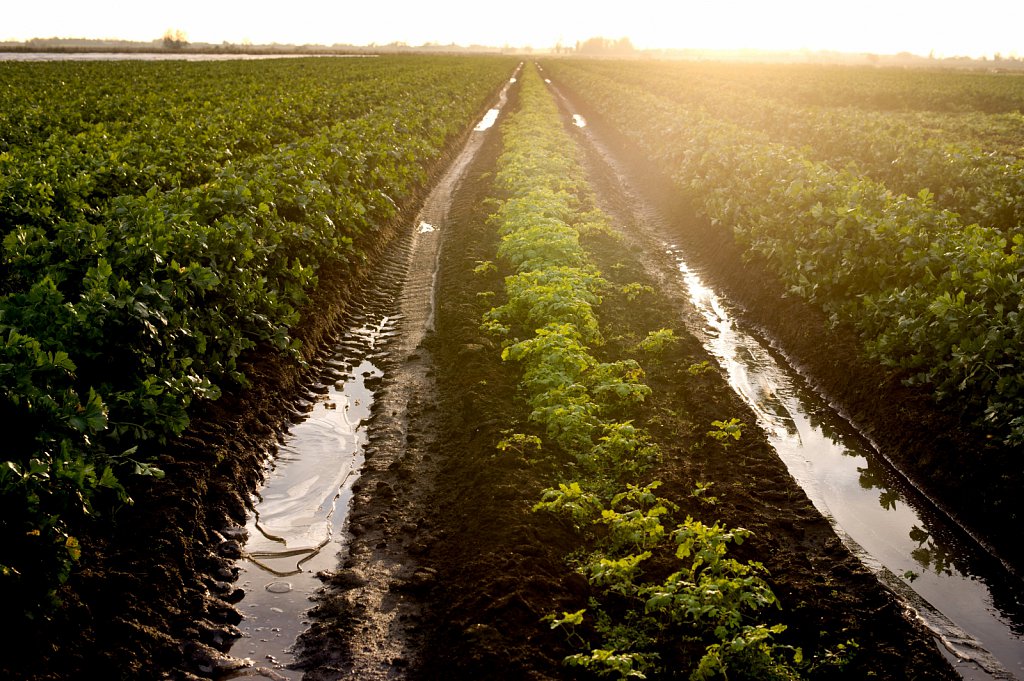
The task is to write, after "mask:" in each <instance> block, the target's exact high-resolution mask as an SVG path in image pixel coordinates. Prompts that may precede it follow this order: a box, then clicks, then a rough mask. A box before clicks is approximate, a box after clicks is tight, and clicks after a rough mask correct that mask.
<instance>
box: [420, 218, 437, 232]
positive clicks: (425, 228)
mask: <svg viewBox="0 0 1024 681" xmlns="http://www.w3.org/2000/svg"><path fill="white" fill-rule="evenodd" d="M435 230H437V227H434V225H432V224H430V223H429V222H425V221H423V220H420V227H419V233H420V234H430V233H431V232H433V231H435Z"/></svg>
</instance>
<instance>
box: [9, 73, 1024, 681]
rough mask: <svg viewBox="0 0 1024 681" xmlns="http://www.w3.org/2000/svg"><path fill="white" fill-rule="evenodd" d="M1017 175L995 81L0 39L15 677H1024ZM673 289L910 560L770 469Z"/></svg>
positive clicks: (1015, 103) (773, 446) (779, 458)
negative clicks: (698, 284) (753, 352)
mask: <svg viewBox="0 0 1024 681" xmlns="http://www.w3.org/2000/svg"><path fill="white" fill-rule="evenodd" d="M489 110H490V114H489V115H486V116H485V113H486V112H488V111H489ZM492 124H493V125H492ZM1022 197H1024V78H1021V77H1018V76H1010V75H1003V74H981V73H953V72H944V71H939V70H935V71H931V70H918V71H914V70H905V71H904V70H894V69H881V68H878V69H859V68H847V67H844V68H839V67H809V66H740V65H728V64H724V63H694V62H669V61H664V62H662V61H649V60H611V59H593V60H588V59H579V58H564V59H554V58H549V59H542V60H540V63H539V64H538V63H534V62H526V63H520V62H519V60H517V59H513V58H510V57H501V56H486V57H484V56H475V57H469V56H457V57H456V56H422V55H415V56H412V55H404V56H380V57H367V58H359V59H355V58H352V59H342V58H297V59H280V60H264V61H258V62H257V61H238V62H234V61H219V62H210V63H186V62H159V63H145V62H139V61H124V62H111V63H94V62H53V63H4V62H0V236H2V238H3V241H2V248H0V339H2V341H3V356H2V358H0V384H2V386H3V388H4V392H3V397H2V399H0V421H2V423H3V424H4V427H5V430H6V431H7V437H6V444H5V446H4V455H3V457H2V458H3V462H2V464H0V547H2V549H0V586H2V588H3V592H4V593H5V594H6V602H7V604H8V611H9V612H10V615H9V619H10V620H11V621H12V623H13V624H15V625H16V626H15V627H14V629H15V630H16V631H17V632H18V633H16V634H12V635H10V636H7V637H4V639H3V647H2V648H0V669H2V670H4V671H5V675H7V676H10V677H11V678H25V679H32V680H33V681H34V680H37V679H38V680H41V679H62V678H79V677H83V676H87V675H89V674H93V675H95V674H99V675H100V676H102V677H104V678H122V679H134V678H182V679H194V678H211V679H214V678H240V677H243V676H253V675H262V676H266V677H268V678H286V679H300V678H302V679H309V680H320V679H339V678H352V679H384V678H423V679H427V678H430V679H434V678H436V679H456V678H457V679H478V678H491V679H524V678H565V679H592V678H651V679H662V678H665V679H668V678H687V679H737V678H743V679H861V678H879V679H892V680H896V679H908V678H930V679H956V678H960V677H959V676H958V672H960V674H981V676H979V677H977V678H1024V640H1022V638H1021V634H1020V632H1021V630H1022V627H1024V613H1022V610H1024V606H1022V605H1021V603H1022V601H1021V596H1022V593H1024V583H1022V581H1021V580H1020V578H1019V574H1020V572H1019V571H1020V570H1021V569H1022V567H1024V553H1022V549H1021V546H1020V543H1019V538H1018V536H1017V534H1018V533H1017V531H1016V528H1017V527H1018V526H1019V523H1020V521H1021V520H1022V519H1024V515H1022V512H1024V507H1022V501H1021V498H1020V494H1019V489H1020V485H1021V484H1022V483H1024V466H1022V465H1021V463H1020V457H1019V452H1020V451H1021V449H1022V448H1024V364H1022V362H1024V359H1022V348H1024V319H1022V315H1024V299H1022V293H1024V259H1022V256H1024V201H1022ZM680 253H682V254H683V255H684V256H685V258H686V262H687V263H689V265H682V264H681V262H682V261H679V262H676V261H675V260H673V258H676V257H677V256H678V254H680ZM694 271H699V272H700V273H701V275H702V276H703V277H704V278H705V279H706V280H707V281H708V282H710V283H709V286H713V287H714V288H716V289H717V290H718V291H719V293H720V295H721V296H722V300H723V301H725V302H721V303H718V302H716V303H715V306H716V309H719V308H720V309H719V312H720V313H721V314H722V315H725V314H726V311H728V312H729V313H730V314H734V316H735V318H736V319H735V322H730V324H733V323H734V324H735V325H736V326H738V327H743V328H749V329H750V330H751V333H752V334H753V335H755V336H757V337H758V338H761V339H765V340H764V344H765V346H766V347H768V346H770V347H771V348H772V350H771V354H772V356H773V357H777V358H778V361H779V363H780V365H784V366H785V367H786V368H785V371H787V372H789V374H790V375H791V376H793V377H794V378H793V379H792V380H793V381H795V382H798V383H800V385H801V386H805V387H803V388H801V390H806V392H807V393H808V394H810V395H812V396H813V397H811V398H808V399H810V400H811V401H810V402H809V404H811V405H812V406H808V407H805V409H806V410H807V412H808V413H809V414H810V415H811V416H810V421H812V422H813V424H814V426H815V427H819V426H820V428H821V429H822V430H824V431H825V433H826V435H827V436H828V437H831V438H833V439H835V440H836V441H837V442H841V443H842V446H841V447H840V449H841V450H842V451H843V452H844V455H845V456H846V457H847V458H850V459H853V458H854V457H857V456H861V455H860V454H859V452H861V451H862V450H863V451H865V452H868V453H867V454H865V455H864V456H867V457H868V459H867V460H866V462H865V463H864V464H862V465H861V464H856V463H855V464H854V467H855V469H856V467H857V466H858V465H860V466H861V467H860V468H859V469H857V470H859V472H858V473H856V475H858V476H859V483H858V484H859V486H860V487H862V488H865V489H867V490H868V491H874V490H880V491H879V492H875V493H874V494H875V497H876V498H872V499H871V501H870V503H871V505H873V506H875V507H880V508H881V509H882V510H883V511H885V512H888V511H892V510H893V509H895V508H897V507H904V506H906V507H908V508H913V509H914V510H915V512H917V513H919V514H920V517H921V518H923V519H922V520H918V521H914V522H915V524H914V526H913V529H911V530H910V533H909V538H910V540H912V542H913V543H914V547H913V551H911V552H909V553H908V554H907V555H905V556H902V557H900V558H898V559H897V562H896V563H895V564H892V565H890V564H889V563H888V562H886V561H887V560H889V559H888V558H884V557H881V556H880V555H876V554H875V553H873V551H874V548H873V547H871V546H864V547H862V546H858V544H863V543H864V541H863V540H862V539H860V538H859V535H856V530H855V529H851V528H850V527H847V526H846V525H844V524H843V520H842V509H841V508H839V507H835V508H832V509H831V510H827V509H822V508H821V504H820V503H819V501H818V500H817V498H816V497H815V496H814V495H815V492H814V487H815V486H825V487H828V486H830V485H831V486H832V487H836V486H837V484H836V483H835V482H830V481H829V480H828V479H822V480H820V481H817V482H815V483H808V482H807V481H806V480H804V479H802V478H801V475H800V473H799V472H798V471H796V470H794V469H793V468H792V467H790V468H787V466H790V464H789V463H788V462H784V461H783V459H784V456H783V453H782V452H781V451H779V449H780V448H779V445H778V444H777V438H776V437H775V436H774V435H773V433H772V425H771V423H772V422H771V421H770V419H766V417H765V416H764V414H763V413H762V411H763V409H764V406H763V405H764V404H766V403H767V402H764V400H768V401H769V402H770V406H769V407H768V410H769V411H771V410H775V411H776V412H779V413H782V411H781V410H782V409H783V408H784V407H783V406H782V405H783V398H782V397H780V396H779V395H777V394H776V393H782V392H783V389H782V388H778V387H775V386H774V384H773V385H767V384H765V383H764V380H765V379H758V380H761V381H762V384H761V385H760V386H759V387H758V388H757V391H759V394H760V398H759V399H762V402H756V401H751V399H750V398H749V395H746V396H745V395H744V394H743V390H741V389H739V388H737V387H736V381H735V380H734V379H732V378H730V374H729V370H728V367H727V366H725V364H726V363H725V362H723V361H722V360H721V359H720V358H719V356H718V355H716V354H715V352H714V351H713V349H712V348H711V343H710V342H709V341H708V338H709V337H713V338H714V339H717V338H719V337H723V336H724V335H725V331H721V330H717V331H709V330H708V329H707V328H705V327H706V326H707V322H706V321H705V320H704V319H703V318H702V317H701V314H702V313H700V312H699V311H695V310H697V309H698V308H695V304H696V303H695V302H694V295H695V294H694V292H693V289H692V288H687V287H688V286H692V285H691V284H689V283H685V282H686V281H688V280H685V278H684V277H683V276H682V275H681V274H680V272H682V273H683V274H687V275H689V274H692V272H694ZM726 299H728V300H726ZM716 300H717V299H716ZM723 310H724V311H723ZM716 328H717V327H716ZM779 371H782V370H779ZM787 385H788V384H787ZM785 390H788V388H786V389H785ZM748 392H749V391H748ZM785 408H786V409H788V408H789V407H785ZM360 414H362V415H360ZM787 414H788V412H787ZM787 418H789V416H787ZM314 422H315V423H318V424H321V423H322V424H327V425H323V426H316V427H318V428H324V429H325V430H324V433H325V434H324V435H317V436H307V437H311V438H319V439H317V440H316V442H317V444H316V447H315V448H312V449H309V450H304V449H303V446H304V445H302V443H301V439H300V436H299V435H297V434H296V433H298V429H299V426H300V425H301V424H306V423H314ZM781 429H782V431H786V430H787V429H788V430H790V431H793V432H796V431H799V435H798V437H797V438H796V439H800V437H802V438H803V439H805V440H807V439H809V436H808V435H807V434H806V432H805V431H803V430H801V429H800V427H799V426H798V425H796V422H795V421H792V422H791V423H790V425H788V426H783V427H782V428H781ZM836 433H841V435H840V434H836ZM844 438H845V439H844ZM853 443H856V444H853ZM343 449H344V451H346V452H347V451H349V450H351V451H354V452H355V454H353V455H352V458H351V460H349V459H346V462H345V463H344V466H345V469H344V470H345V471H346V472H345V473H344V474H343V475H341V474H339V473H338V470H339V466H340V465H342V464H337V463H334V461H335V459H332V458H330V457H332V456H335V457H336V456H337V452H340V451H342V450H343ZM345 456H348V454H346V455H345ZM801 456H803V455H801ZM806 456H808V457H810V456H812V455H811V454H807V455H806ZM318 457H323V460H322V461H320V460H319V459H318ZM296 462H298V463H296ZM303 462H305V463H308V464H310V465H312V466H315V467H317V470H318V472H316V473H308V474H306V473H302V471H303V470H304V469H302V468H301V466H302V465H304V464H303ZM290 466H296V467H297V468H296V470H299V471H300V473H299V474H298V475H306V477H305V478H301V479H299V480H300V481H299V482H294V480H296V479H297V478H288V477H286V476H287V474H288V470H289V467H290ZM349 467H351V473H350V472H348V471H349ZM278 475H280V476H283V477H282V479H284V480H287V481H288V482H285V483H281V484H282V485H283V487H282V489H284V491H283V492H280V491H279V490H278V488H276V487H274V484H275V476H278ZM321 479H322V480H327V483H326V492H315V491H311V490H313V488H314V487H316V486H317V485H319V484H321V482H320V481H321ZM883 479H884V480H893V481H895V482H892V483H890V482H884V481H883ZM798 480H799V482H798ZM897 488H898V490H897ZM890 490H892V491H890ZM317 494H321V496H320V497H317V496H316V495H317ZM323 494H326V495H327V496H326V497H323V496H322V495H323ZM279 497H283V498H284V499H285V501H287V502H288V503H298V504H299V505H301V506H302V507H303V509H304V510H301V511H299V512H297V515H296V516H295V517H294V518H292V519H290V520H286V521H279V520H278V519H277V517H276V516H272V514H273V513H277V512H278V509H279V506H280V505H281V503H282V502H281V500H280V499H279ZM307 497H308V498H307ZM325 499H326V500H325ZM832 503H833V502H828V504H832ZM275 504H276V506H275ZM828 504H827V505H828ZM307 507H308V508H307ZM851 508H852V502H851ZM324 509H326V511H324ZM876 510H878V509H877V508H876ZM307 511H308V514H313V513H319V512H321V511H324V513H325V515H324V518H323V519H322V520H310V519H308V518H307V517H306V516H304V515H302V514H303V513H307ZM311 517H312V516H311ZM275 522H283V523H284V525H287V527H285V529H279V527H278V526H277V525H274V523H275ZM284 525H282V526H284ZM877 532H878V533H882V532H883V530H881V529H877ZM899 532H902V533H903V534H904V535H906V534H907V532H906V531H905V530H899V531H897V533H899ZM318 533H321V534H318ZM293 534H294V535H295V536H297V537H301V542H305V543H304V544H303V543H301V542H300V541H299V540H298V539H295V540H293V537H292V535H293ZM257 535H259V536H258V537H257ZM851 537H852V540H851ZM257 538H259V539H261V540H262V541H263V544H259V545H257V544H255V543H253V544H249V543H248V542H250V541H254V540H255V539H257ZM901 540H902V541H904V542H905V541H907V537H906V536H903V537H902V538H901ZM293 541H295V542H299V543H295V544H293V543H291V542H293ZM268 542H269V543H270V544H275V543H276V544H280V548H279V553H277V554H275V555H274V556H273V557H271V554H270V553H268V552H267V550H266V549H265V548H262V547H263V546H264V545H266V544H267V543H268ZM257 546H260V547H261V548H257ZM324 547H327V548H326V549H325V548H324ZM328 551H332V552H335V551H336V552H337V555H334V553H329V554H327V555H321V554H322V553H324V552H328ZM972 552H973V553H972ZM300 555H301V556H302V558H301V559H299V560H298V561H297V563H296V562H295V561H294V560H293V561H292V564H293V566H294V569H293V570H285V569H283V568H274V569H270V568H266V565H268V564H270V562H272V561H273V560H276V561H282V560H284V561H285V562H286V561H287V559H289V558H290V557H292V556H300ZM978 556H980V557H978ZM900 561H902V562H900ZM307 563H308V564H307ZM276 564H277V563H275V565H276ZM877 564H882V565H884V569H883V570H881V571H879V570H878V569H877V568H875V567H872V566H873V565H877ZM979 566H980V567H979ZM261 570H262V571H261ZM881 573H884V574H881ZM961 575H962V576H963V578H964V580H965V581H974V582H977V583H980V584H983V585H984V587H985V588H986V589H988V591H986V592H985V596H984V599H987V600H984V601H983V602H980V603H979V604H977V606H976V607H977V608H978V609H979V610H980V611H984V612H987V613H989V615H988V616H991V618H992V620H993V622H995V624H994V625H993V627H994V628H995V629H997V630H998V631H995V632H993V630H992V627H989V628H988V629H984V630H981V631H978V632H975V631H972V630H968V631H967V633H966V635H965V640H967V641H968V643H966V644H963V643H962V642H961V641H960V640H959V639H956V640H954V641H952V642H950V641H949V640H947V639H950V638H952V639H955V638H956V637H955V636H952V635H950V634H949V630H945V629H941V628H939V629H936V626H940V627H941V626H944V625H935V624H934V623H933V622H932V620H930V619H929V616H930V615H929V613H931V612H933V611H934V612H936V613H938V616H937V617H938V619H942V618H946V619H945V620H944V621H947V622H950V621H951V622H953V624H952V625H950V626H953V627H956V626H961V624H960V622H961V620H960V619H958V618H959V617H961V616H963V617H964V618H966V619H968V620H969V619H970V618H971V616H972V615H971V614H970V612H968V613H967V614H963V615H962V614H961V613H959V612H949V611H946V610H944V609H943V608H944V607H945V606H943V605H941V604H939V602H938V601H935V603H934V605H929V603H930V602H931V601H930V600H929V599H930V596H929V595H928V593H927V588H928V585H930V584H932V583H933V581H932V580H941V579H945V578H947V577H949V576H957V577H959V576H961ZM303 580H305V581H303ZM915 583H916V586H915ZM938 583H939V584H940V586H939V587H938V589H939V590H942V589H945V590H947V591H948V590H951V589H958V588H961V587H959V586H957V587H949V586H941V585H943V584H947V582H941V581H940V582H938ZM311 584H312V585H313V586H310V585H311ZM915 588H917V589H918V590H917V592H916V593H917V594H918V595H915V596H911V597H909V600H908V596H907V594H908V593H912V592H913V590H914V589H915ZM268 593H269V594H270V597H271V598H273V599H277V600H272V601H270V606H267V607H268V608H269V609H270V610H273V611H274V612H277V613H279V614H281V616H282V617H283V618H285V619H287V618H288V617H290V616H291V615H290V610H289V609H294V610H295V611H296V612H297V613H298V614H296V615H295V616H294V617H293V618H292V619H294V623H291V624H280V623H278V621H277V620H275V621H274V623H268V622H269V621H270V620H264V619H261V618H262V617H264V611H263V610H261V608H263V607H264V606H263V605H262V603H263V601H259V600H256V599H257V598H258V597H259V595H260V594H262V595H263V596H267V594H268ZM964 593H965V594H966V593H967V592H964ZM970 598H972V597H968V596H967V595H964V596H963V598H961V599H960V600H969V599H970ZM915 599H917V600H915ZM921 603H924V605H921ZM917 608H921V609H923V611H924V613H925V614H924V616H923V617H916V616H914V614H913V613H914V611H915V609H917ZM992 613H995V614H994V615H993V614H992ZM289 627H295V631H294V632H292V631H291V629H289ZM270 631H273V632H277V633H276V635H275V636H270V635H269V634H268V633H267V632H270ZM957 631H959V630H957ZM281 632H285V633H281ZM289 632H290V633H289ZM261 637H262V638H261ZM973 637H976V639H977V642H976V646H975V647H976V648H977V650H979V651H980V652H975V648H972V647H971V646H972V645H974V643H971V642H972V641H975V638H973ZM268 638H269V639H276V638H281V639H287V640H283V642H282V643H280V644H278V643H277V642H276V640H270V641H269V643H268ZM936 641H939V643H938V644H937V643H936ZM942 641H945V643H942ZM263 644H267V646H269V647H263ZM274 646H278V647H277V648H275V647H274ZM965 669H966V670H967V671H966V672H965V671H964V670H965ZM986 675H987V676H986ZM971 678H974V677H971Z"/></svg>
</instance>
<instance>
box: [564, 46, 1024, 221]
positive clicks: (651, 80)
mask: <svg viewBox="0 0 1024 681" xmlns="http://www.w3.org/2000/svg"><path fill="white" fill-rule="evenodd" d="M582 66H583V67H584V68H586V69H588V70H590V71H591V72H594V73H597V74H603V75H607V76H609V77H612V78H615V79H617V80H627V81H629V82H631V83H633V84H634V85H637V86H638V87H642V88H643V89H644V90H646V91H648V92H650V93H652V94H657V95H660V96H663V97H665V98H667V99H670V100H672V101H674V102H676V103H677V104H679V105H680V106H683V107H686V108H688V109H696V110H700V111H702V112H705V113H706V114H707V115H709V116H711V117H714V118H718V119H723V120H727V121H731V122H734V123H737V124H738V125H741V126H743V127H745V128H749V129H751V130H755V131H760V132H761V133H762V135H763V139H764V140H765V141H766V142H768V141H771V142H778V143H781V144H785V145H788V146H790V147H794V148H800V149H801V151H802V153H804V154H806V155H807V156H808V158H810V159H812V160H815V161H822V162H825V163H827V164H829V165H831V166H832V167H835V168H844V167H847V166H852V167H853V168H855V172H857V173H859V174H862V175H866V176H868V177H871V178H873V179H875V180H877V181H878V182H881V183H883V184H885V185H886V186H887V187H888V188H890V189H892V190H894V191H896V192H899V193H904V194H908V195H911V196H913V195H916V194H918V193H919V192H920V191H921V190H922V189H927V190H929V191H930V192H931V193H932V194H933V195H934V199H935V203H936V204H937V205H938V206H941V207H943V208H947V209H949V210H951V211H953V212H955V213H957V214H959V215H960V217H961V219H962V221H963V222H964V223H965V224H969V223H973V222H978V223H981V224H983V225H985V226H987V227H994V228H996V229H999V230H1001V231H1003V232H1004V233H1006V234H1008V235H1012V234H1015V233H1019V232H1021V231H1022V225H1024V204H1022V202H1021V201H1020V200H1019V198H1020V196H1022V195H1024V158H1021V156H1020V154H1021V151H1022V148H1021V144H1020V140H1021V136H1020V135H1021V132H1022V130H1024V128H1022V127H1021V124H1020V118H1021V117H1020V116H1019V115H1017V116H1003V117H1001V118H1000V117H996V116H987V115H977V116H975V117H974V118H973V119H972V120H974V121H975V127H973V128H969V129H966V130H965V129H964V125H963V121H964V117H963V116H956V117H955V118H957V120H960V121H961V125H960V126H958V127H956V128H954V130H951V131H946V130H943V129H942V128H938V129H936V127H935V126H936V124H937V123H941V121H942V120H943V119H951V118H954V116H953V115H951V114H944V115H937V114H934V113H933V114H931V115H922V114H916V115H908V114H902V115H898V114H896V113H893V112H885V111H871V110H865V109H861V108H856V107H838V106H835V105H832V106H805V105H798V104H795V103H793V102H792V101H790V100H789V99H788V98H787V97H786V93H785V92H784V91H775V90H773V89H770V88H768V87H766V86H765V85H764V84H763V83H760V82H758V83H756V85H758V87H755V82H752V81H750V80H748V79H746V78H735V77H734V78H733V79H718V78H715V77H714V74H716V73H717V71H716V70H714V69H708V68H707V67H700V66H693V65H686V64H682V65H680V64H674V63H666V64H658V65H650V64H643V65H638V64H631V63H603V62H590V63H585V64H583V65H582ZM756 69H757V67H746V69H736V70H734V71H731V72H729V74H730V75H733V76H736V75H737V74H745V73H746V72H747V71H756ZM837 77H838V75H837ZM1008 118H1009V119H1016V125H1015V126H1013V127H1012V128H1011V130H1009V131H1007V133H1006V134H1010V135H1013V136H1014V137H1015V140H1016V144H1015V145H1012V146H1007V145H1006V143H1005V142H1004V146H1003V148H1002V149H1000V148H992V147H991V146H990V145H991V142H990V139H989V138H988V137H987V136H986V132H987V131H988V130H990V129H991V128H994V127H995V126H996V122H997V121H996V120H993V119H999V120H1003V121H1004V122H1005V123H1006V124H1008V123H1010V122H1011V121H1008V120H1006V119H1008ZM1014 133H1016V134H1015V135H1014ZM992 134H994V135H997V134H998V131H994V132H993V133H992Z"/></svg>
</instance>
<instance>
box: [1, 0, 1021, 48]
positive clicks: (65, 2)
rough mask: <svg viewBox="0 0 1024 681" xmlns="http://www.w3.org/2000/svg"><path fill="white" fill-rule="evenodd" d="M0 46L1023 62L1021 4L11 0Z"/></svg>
mask: <svg viewBox="0 0 1024 681" xmlns="http://www.w3.org/2000/svg"><path fill="white" fill-rule="evenodd" d="M2 3H3V4H5V5H8V6H7V7H4V8H3V9H2V11H0V40H28V39H30V38H37V37H38V38H50V37H62V38H121V39H128V40H142V41H147V40H153V39H157V38H160V37H161V36H163V35H164V33H165V32H166V31H167V30H168V29H178V30H181V31H184V33H185V35H186V36H187V38H188V39H189V40H190V41H192V42H210V43H221V42H225V41H226V42H231V43H241V42H245V41H250V42H252V43H257V44H260V43H272V42H278V43H293V44H306V43H318V44H325V45H330V44H334V43H345V44H353V45H370V44H378V45H384V44H388V43H392V42H404V43H406V44H409V45H422V44H425V43H428V42H429V43H440V44H449V43H455V44H458V45H471V44H478V45H494V46H504V45H510V46H515V47H522V46H526V45H531V46H533V47H536V48H547V47H552V46H554V45H556V44H557V43H559V42H561V43H562V44H563V45H573V44H575V43H576V41H578V40H579V41H582V40H586V39H587V38H590V37H595V36H602V37H606V38H615V39H618V38H622V37H629V38H630V40H631V41H632V42H633V44H634V45H636V46H637V47H641V48H659V47H664V48H672V47H676V48H704V49H745V48H749V49H764V50H801V49H809V50H837V51H841V52H874V53H877V54H895V53H897V52H911V53H914V54H919V55H927V54H929V53H930V52H934V54H935V56H939V57H948V56H970V57H980V56H992V55H993V54H995V53H997V52H998V53H1001V54H1002V55H1004V56H1011V55H1012V56H1021V57H1024V30H1022V27H1024V1H1022V0H971V1H967V0H717V1H716V0H675V1H672V0H618V1H617V2H605V1H603V0H585V1H584V0H515V1H514V2H491V3H486V2H469V1H468V0H244V1H243V0H168V1H165V2H160V3H154V2H152V1H151V0H2Z"/></svg>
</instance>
